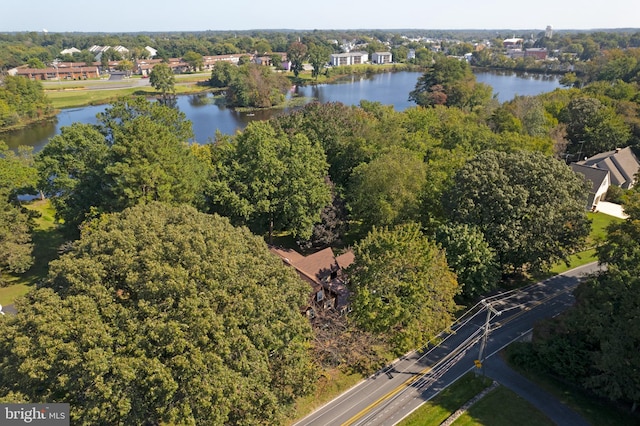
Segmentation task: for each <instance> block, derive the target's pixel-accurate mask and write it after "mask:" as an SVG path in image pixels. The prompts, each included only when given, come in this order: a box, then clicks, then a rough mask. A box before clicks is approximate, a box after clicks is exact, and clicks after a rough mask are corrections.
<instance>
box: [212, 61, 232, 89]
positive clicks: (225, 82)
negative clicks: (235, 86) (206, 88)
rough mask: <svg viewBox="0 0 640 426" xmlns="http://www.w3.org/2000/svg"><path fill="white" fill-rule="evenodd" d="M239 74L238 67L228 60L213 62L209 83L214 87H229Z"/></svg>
mask: <svg viewBox="0 0 640 426" xmlns="http://www.w3.org/2000/svg"><path fill="white" fill-rule="evenodd" d="M237 74H238V67H237V66H236V65H233V64H231V63H229V62H226V61H218V62H216V63H215V64H213V69H212V70H211V79H210V80H209V84H211V86H213V87H218V88H222V87H227V86H229V84H230V83H231V81H233V78H234V77H235V76H236V75H237Z"/></svg>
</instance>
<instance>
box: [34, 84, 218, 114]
mask: <svg viewBox="0 0 640 426" xmlns="http://www.w3.org/2000/svg"><path fill="white" fill-rule="evenodd" d="M175 88H176V94H177V95H184V94H189V93H199V92H203V91H207V90H208V89H209V88H207V87H204V86H198V85H195V84H176V86H175ZM46 94H47V97H48V98H49V99H51V102H52V103H53V107H54V108H56V109H61V108H71V107H80V106H85V105H100V104H106V103H110V102H112V101H115V100H116V99H118V98H120V97H122V96H138V95H139V96H155V95H159V93H158V92H156V91H155V89H154V88H153V87H150V86H140V87H126V88H119V89H103V90H55V91H53V90H47V92H46Z"/></svg>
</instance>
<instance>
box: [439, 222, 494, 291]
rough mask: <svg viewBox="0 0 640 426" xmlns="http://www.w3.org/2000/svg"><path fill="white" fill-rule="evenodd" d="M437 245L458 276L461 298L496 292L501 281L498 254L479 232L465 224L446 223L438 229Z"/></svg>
mask: <svg viewBox="0 0 640 426" xmlns="http://www.w3.org/2000/svg"><path fill="white" fill-rule="evenodd" d="M435 239H436V242H437V243H438V244H439V245H440V246H441V247H442V249H443V250H444V252H445V254H446V257H447V264H448V265H449V267H450V268H451V269H452V270H453V272H455V273H456V276H457V277H458V284H459V285H460V292H461V296H462V297H463V298H464V299H465V300H470V299H473V298H476V297H479V296H482V295H483V294H486V293H488V292H490V291H491V290H493V289H495V287H496V286H497V284H498V282H499V280H500V268H499V266H498V264H497V262H496V255H495V253H494V251H493V250H492V249H491V247H489V244H488V243H487V242H486V241H485V239H484V235H483V234H482V232H480V230H478V229H477V228H475V227H473V226H469V225H466V224H462V225H455V224H444V225H441V226H440V227H439V228H438V229H437V230H436V235H435Z"/></svg>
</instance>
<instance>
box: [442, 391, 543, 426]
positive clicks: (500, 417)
mask: <svg viewBox="0 0 640 426" xmlns="http://www.w3.org/2000/svg"><path fill="white" fill-rule="evenodd" d="M553 424H554V423H553V422H552V421H551V420H549V419H548V418H547V417H546V416H545V415H544V414H542V413H541V412H540V411H538V410H537V409H536V408H534V407H533V406H532V405H531V404H529V403H528V402H527V401H526V400H524V399H523V398H521V397H520V396H518V395H516V394H515V393H514V392H512V391H510V390H509V389H507V388H505V387H504V386H499V387H498V388H496V389H494V390H493V391H491V392H490V393H489V394H488V395H485V397H484V398H482V399H481V400H480V401H478V402H477V403H476V404H474V405H473V406H471V408H469V411H467V412H466V413H464V414H463V415H462V416H460V417H459V418H458V419H457V420H456V421H455V422H454V423H453V425H454V426H480V425H491V426H512V425H519V426H527V425H531V426H546V425H549V426H553Z"/></svg>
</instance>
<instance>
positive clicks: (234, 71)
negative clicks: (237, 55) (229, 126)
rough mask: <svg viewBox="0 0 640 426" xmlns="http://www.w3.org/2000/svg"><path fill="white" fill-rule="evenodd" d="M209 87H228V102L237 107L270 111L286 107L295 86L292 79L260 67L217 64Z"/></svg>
mask: <svg viewBox="0 0 640 426" xmlns="http://www.w3.org/2000/svg"><path fill="white" fill-rule="evenodd" d="M209 84H211V86H212V87H216V88H226V91H225V97H226V103H227V105H229V106H233V107H238V106H239V107H253V108H269V107H272V106H274V105H279V104H282V103H283V102H284V100H285V94H286V93H287V92H288V90H289V88H290V87H291V82H290V81H289V79H288V78H287V77H286V76H285V75H283V74H280V73H274V72H272V71H271V69H270V68H269V67H265V66H261V65H257V64H250V63H247V64H243V65H240V66H236V65H232V64H231V63H229V62H223V61H220V62H217V63H216V64H215V65H214V67H213V70H212V71H211V79H210V80H209Z"/></svg>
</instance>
